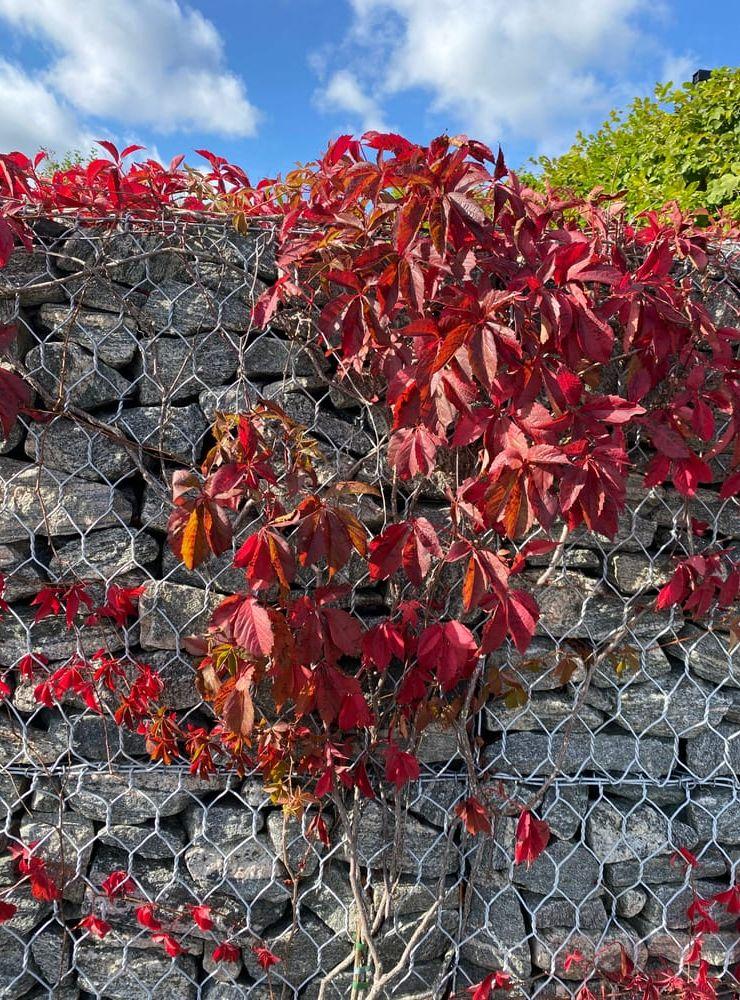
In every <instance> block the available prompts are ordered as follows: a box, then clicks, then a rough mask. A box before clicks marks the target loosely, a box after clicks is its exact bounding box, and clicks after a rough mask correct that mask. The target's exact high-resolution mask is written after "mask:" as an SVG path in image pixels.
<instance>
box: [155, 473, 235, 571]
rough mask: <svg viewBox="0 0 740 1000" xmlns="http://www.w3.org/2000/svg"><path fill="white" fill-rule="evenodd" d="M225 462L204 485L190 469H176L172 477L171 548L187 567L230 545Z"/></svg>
mask: <svg viewBox="0 0 740 1000" xmlns="http://www.w3.org/2000/svg"><path fill="white" fill-rule="evenodd" d="M226 468H227V467H226V466H224V467H222V469H220V470H219V473H220V474H221V476H220V478H217V477H218V475H219V474H218V473H217V474H216V475H215V476H213V477H212V478H211V479H209V480H207V481H206V483H205V485H201V483H200V481H199V480H198V478H197V477H196V476H194V475H193V474H192V473H188V472H186V471H182V470H178V471H177V472H175V474H174V475H173V477H172V501H173V503H174V504H175V506H176V508H177V509H176V510H173V511H172V513H171V514H170V517H169V521H168V522H167V538H168V540H169V543H170V548H171V549H172V551H173V552H174V553H175V555H176V556H177V557H178V559H181V560H182V562H183V563H184V565H185V566H186V567H187V568H188V569H194V568H195V567H196V566H198V565H200V563H202V562H204V560H206V559H207V558H208V557H209V556H210V554H211V553H213V554H214V555H215V556H220V555H222V554H223V553H224V552H226V550H227V549H228V548H229V546H230V545H231V538H232V529H231V522H230V521H229V519H228V517H227V515H226V511H225V509H224V508H225V507H228V506H231V490H230V489H227V486H228V487H229V488H230V487H232V483H231V482H229V483H228V484H225V483H224V482H223V477H224V470H225V469H226Z"/></svg>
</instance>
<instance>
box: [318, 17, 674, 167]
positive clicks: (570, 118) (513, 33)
mask: <svg viewBox="0 0 740 1000" xmlns="http://www.w3.org/2000/svg"><path fill="white" fill-rule="evenodd" d="M351 3H352V7H353V13H354V22H353V26H352V30H351V32H350V36H349V37H348V39H347V40H346V41H345V45H344V51H345V52H346V53H348V54H347V62H348V64H349V66H350V68H356V69H355V71H356V73H357V75H358V80H357V81H356V82H357V89H358V92H359V93H360V94H364V95H365V100H366V101H367V102H368V104H369V105H371V106H373V107H374V108H375V109H376V110H377V111H378V112H380V111H381V110H382V108H383V105H384V104H385V103H387V102H388V101H390V100H392V98H393V97H394V96H395V95H397V94H399V93H401V92H403V91H408V90H410V89H418V90H420V91H422V92H423V93H426V94H427V95H428V107H429V109H430V110H431V111H433V112H435V113H437V114H438V115H441V116H449V126H448V127H449V129H450V131H460V130H464V131H467V132H468V133H470V134H472V135H475V136H479V137H481V138H483V139H487V140H490V141H495V140H498V139H500V138H502V137H503V138H507V137H510V136H517V137H522V138H526V139H528V140H530V141H534V142H535V143H536V144H538V145H539V146H545V147H547V148H549V149H550V150H552V149H553V146H557V145H560V144H561V143H562V141H563V138H564V137H566V136H570V135H572V132H573V129H574V128H576V127H578V126H580V125H582V124H588V123H593V121H594V120H599V118H600V117H603V116H604V114H605V113H606V112H607V111H608V110H609V108H611V107H612V105H613V104H614V103H615V102H616V103H618V102H620V101H621V100H623V99H624V97H625V96H626V95H625V93H624V81H625V78H626V76H627V75H628V71H629V69H630V68H631V66H632V64H633V59H634V56H635V53H636V52H638V51H640V49H641V47H642V51H644V49H645V46H646V45H648V46H650V45H653V44H654V42H653V41H652V40H650V39H648V40H646V39H645V37H644V35H643V34H642V33H641V31H640V30H638V27H637V25H636V20H637V15H638V14H639V13H642V12H645V11H646V10H648V0H598V2H594V0H517V2H516V3H512V2H511V0H351ZM363 67H367V70H366V71H365V70H364V69H363ZM365 72H367V75H365ZM336 75H337V76H338V75H340V74H336ZM365 81H367V82H365ZM619 81H621V84H620V82H619ZM363 86H364V88H365V89H364V90H363Z"/></svg>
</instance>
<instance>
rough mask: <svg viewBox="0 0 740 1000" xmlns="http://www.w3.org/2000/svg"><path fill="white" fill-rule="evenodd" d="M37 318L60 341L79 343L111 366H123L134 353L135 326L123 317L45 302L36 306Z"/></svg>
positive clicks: (135, 340) (135, 343)
mask: <svg viewBox="0 0 740 1000" xmlns="http://www.w3.org/2000/svg"><path fill="white" fill-rule="evenodd" d="M38 318H39V324H40V326H41V328H42V329H43V330H45V331H47V332H48V333H49V334H56V335H57V336H58V337H59V339H60V340H71V341H72V342H73V343H76V344H80V346H82V347H84V348H86V349H87V350H88V351H90V353H91V354H96V355H97V357H98V358H99V359H100V360H101V361H104V362H105V364H107V365H110V366H111V367H112V368H124V367H125V366H126V365H128V364H130V362H131V361H133V358H134V355H135V354H136V348H137V331H136V327H135V325H134V324H133V323H132V322H131V320H129V319H127V318H126V317H125V316H116V315H115V314H114V313H110V312H95V311H93V310H91V309H76V310H75V309H71V308H69V307H67V306H54V305H45V306H42V307H41V309H39V314H38Z"/></svg>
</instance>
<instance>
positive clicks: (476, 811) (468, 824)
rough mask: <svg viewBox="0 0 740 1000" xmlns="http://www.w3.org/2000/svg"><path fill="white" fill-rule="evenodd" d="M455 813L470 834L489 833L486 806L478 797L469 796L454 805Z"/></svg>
mask: <svg viewBox="0 0 740 1000" xmlns="http://www.w3.org/2000/svg"><path fill="white" fill-rule="evenodd" d="M455 813H456V814H457V815H458V816H459V817H460V819H461V820H462V822H463V826H464V827H465V829H466V830H467V831H468V833H469V834H471V836H473V837H474V836H476V834H478V833H482V834H484V835H485V836H487V837H488V836H490V835H491V820H490V817H489V815H488V810H487V809H486V807H485V806H484V805H483V804H482V803H481V802H479V801H478V799H476V798H474V797H473V796H470V798H467V799H464V800H463V801H462V802H458V804H457V805H456V806H455Z"/></svg>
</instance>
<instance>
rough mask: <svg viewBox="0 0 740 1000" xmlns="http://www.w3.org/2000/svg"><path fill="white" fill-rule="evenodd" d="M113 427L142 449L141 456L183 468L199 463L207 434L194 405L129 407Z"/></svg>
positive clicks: (201, 416) (205, 426) (201, 418)
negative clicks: (181, 464) (181, 465)
mask: <svg viewBox="0 0 740 1000" xmlns="http://www.w3.org/2000/svg"><path fill="white" fill-rule="evenodd" d="M115 426H116V427H117V428H118V429H119V430H121V431H122V432H123V433H124V434H125V435H126V436H127V437H128V438H130V439H131V440H132V441H135V442H137V443H138V444H139V445H140V446H141V449H142V454H143V455H144V456H147V455H150V456H153V457H155V458H159V457H162V458H166V459H168V460H170V461H176V462H179V463H184V464H185V465H194V464H196V463H197V462H198V459H199V457H200V454H201V452H202V450H203V439H204V437H205V435H206V431H207V430H208V423H207V422H206V419H205V417H204V416H203V414H202V413H201V411H200V408H199V407H198V406H196V405H195V403H191V404H190V405H189V406H166V405H162V406H135V407H131V409H128V410H124V411H123V412H122V413H121V414H120V415H119V416H118V417H117V418H116V419H115Z"/></svg>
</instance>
